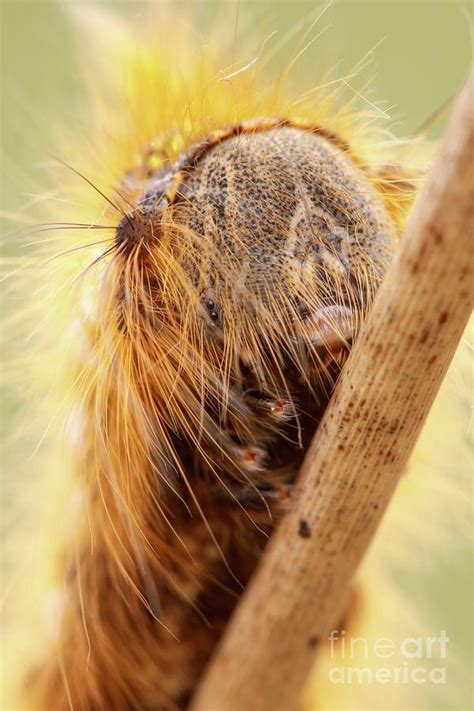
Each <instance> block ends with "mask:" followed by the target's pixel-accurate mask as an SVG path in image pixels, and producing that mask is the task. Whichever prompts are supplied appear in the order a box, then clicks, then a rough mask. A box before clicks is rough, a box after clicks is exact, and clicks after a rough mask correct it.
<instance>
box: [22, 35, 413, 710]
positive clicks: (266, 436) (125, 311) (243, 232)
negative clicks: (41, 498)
mask: <svg viewBox="0 0 474 711" xmlns="http://www.w3.org/2000/svg"><path fill="white" fill-rule="evenodd" d="M152 47H153V48H151V49H150V53H149V55H148V56H146V53H145V61H143V59H141V60H140V64H139V66H138V67H136V69H135V70H134V71H136V74H135V75H134V76H135V79H134V81H133V82H131V83H130V87H131V88H132V89H133V92H135V91H137V90H136V87H137V86H140V81H144V82H145V84H146V85H147V91H146V95H147V96H153V93H152V92H153V90H156V86H157V84H158V85H159V82H160V81H162V82H163V86H167V87H168V90H169V91H170V94H169V95H166V94H164V96H166V98H168V99H169V98H170V97H171V96H172V100H170V101H168V102H164V101H163V102H162V103H161V102H156V103H157V105H156V107H155V108H154V109H150V110H148V111H147V114H148V115H147V117H146V119H145V120H143V118H142V117H141V116H140V112H141V100H142V98H143V96H142V94H138V93H137V94H135V93H132V96H127V97H126V101H125V108H126V110H127V111H130V119H129V120H130V125H131V126H132V127H133V140H134V142H136V144H137V145H133V146H128V145H127V144H126V141H127V135H126V131H125V129H124V128H122V129H121V130H122V134H123V135H120V130H119V132H118V134H114V136H113V140H112V142H111V143H110V144H109V145H108V146H107V148H108V150H109V151H110V150H111V149H112V147H114V148H117V147H118V149H119V151H120V150H122V151H123V153H124V155H123V156H120V161H119V162H120V167H119V168H118V169H117V175H116V177H115V180H114V186H115V187H116V192H115V193H114V194H113V195H112V196H111V198H112V202H113V203H115V204H116V205H118V206H119V208H120V211H124V212H125V213H126V215H125V216H122V215H119V214H118V213H117V211H116V210H115V209H114V208H112V209H107V212H106V213H105V214H104V217H105V220H104V222H105V224H107V225H111V228H110V231H109V233H105V234H106V237H107V239H108V241H107V244H106V245H105V247H104V249H106V251H107V254H106V255H105V256H102V253H99V254H98V255H97V257H98V259H97V261H96V263H93V264H92V266H90V267H88V268H87V271H86V273H85V275H83V276H82V277H80V279H79V280H78V282H77V284H78V286H77V288H76V289H72V292H73V293H74V295H75V297H76V295H77V294H80V296H81V302H80V303H79V302H77V303H78V316H79V318H78V320H79V322H80V326H81V332H82V334H83V335H82V336H81V343H82V345H81V346H80V348H79V349H78V350H79V354H78V365H77V371H76V372H75V373H74V375H72V378H71V382H73V383H74V386H73V390H74V391H75V392H74V397H73V399H74V400H75V402H76V403H77V407H76V410H75V411H74V413H73V415H72V416H71V418H70V422H71V427H70V428H71V429H73V430H74V431H75V433H76V440H75V446H74V448H73V457H74V468H75V470H76V472H79V481H80V482H81V492H80V497H79V501H78V508H79V513H78V518H77V521H76V522H75V524H74V526H73V532H72V534H71V540H70V541H69V542H68V544H67V548H68V553H67V555H66V557H65V558H63V561H62V563H61V566H60V570H61V576H63V575H64V573H66V585H65V591H66V595H65V598H64V599H63V601H62V604H63V605H64V617H63V621H62V623H61V625H60V631H59V635H58V637H57V641H56V643H55V645H53V647H56V652H55V654H56V655H57V658H55V654H53V655H52V656H50V657H49V660H50V661H47V662H46V667H47V673H46V674H45V673H44V671H40V672H38V674H36V672H33V673H32V674H31V676H30V678H29V681H28V686H29V689H30V690H31V691H32V693H33V694H37V696H36V699H41V697H42V694H44V696H43V698H44V699H45V701H44V702H43V706H44V707H51V706H54V707H55V708H56V707H58V708H61V704H63V705H64V707H66V708H67V705H68V703H69V700H68V695H69V697H70V701H72V703H73V705H74V707H78V708H101V707H104V708H131V707H132V708H133V707H135V708H160V706H161V707H163V708H174V707H175V705H177V706H178V707H180V706H182V705H183V704H184V703H185V702H186V700H187V698H188V696H189V694H190V693H191V692H192V687H193V685H194V683H195V679H196V678H197V676H198V674H199V671H200V669H201V668H202V666H203V664H204V663H205V661H206V658H207V656H208V655H209V653H210V651H211V650H212V647H213V644H214V642H215V640H216V639H217V637H218V636H219V633H220V631H221V630H222V627H223V624H224V623H225V620H226V618H227V615H228V614H229V611H230V609H231V608H232V606H233V604H234V603H235V600H236V598H237V597H238V594H239V590H240V585H239V584H245V582H246V580H247V577H248V575H249V573H250V571H251V569H252V567H253V565H254V563H255V560H256V559H257V558H258V555H259V553H260V550H261V548H262V546H263V544H264V542H265V534H268V532H269V531H270V529H271V528H272V526H273V525H274V521H275V518H277V513H278V508H280V507H281V503H282V501H281V500H282V499H283V500H284V498H285V497H286V496H289V497H290V498H291V495H292V489H291V483H292V481H293V477H294V473H295V470H296V468H297V465H298V461H299V458H300V457H301V456H302V453H303V451H304V445H305V443H306V442H307V439H308V437H310V436H311V434H312V429H313V427H314V424H315V423H316V422H317V418H318V411H319V409H320V408H322V407H324V402H325V400H326V398H327V397H328V395H329V391H330V386H331V382H332V380H333V378H334V377H336V374H337V369H338V367H339V365H340V361H342V359H343V356H344V352H345V348H346V347H347V345H348V342H349V341H350V339H351V338H352V336H353V335H354V334H355V332H356V330H357V325H358V322H359V320H360V318H361V317H362V316H363V313H364V312H365V309H366V308H367V306H368V305H369V304H370V299H371V297H372V294H373V291H374V290H375V288H376V286H377V284H378V281H379V279H380V277H381V275H382V274H383V271H384V268H385V266H386V262H387V260H388V257H389V255H390V252H391V250H392V249H393V244H394V239H395V234H396V232H397V231H398V230H399V226H400V223H401V220H402V219H403V214H404V212H405V209H406V207H407V205H408V204H409V201H410V199H411V196H412V193H413V186H412V184H411V183H410V182H409V181H404V182H402V181H401V180H400V173H399V172H398V171H397V170H395V171H394V170H393V168H392V169H390V168H386V167H385V166H386V165H387V162H386V161H385V158H386V156H385V155H384V156H383V158H384V162H381V163H379V164H377V161H374V160H373V156H371V157H370V158H371V160H369V159H368V157H366V155H365V154H366V151H365V150H364V141H363V138H362V137H363V136H364V131H366V130H367V129H365V124H364V117H363V116H358V115H357V114H355V113H354V111H353V108H352V107H351V106H350V105H349V106H347V105H346V106H345V107H344V109H343V110H342V111H341V112H340V113H339V114H338V112H337V110H335V109H334V107H333V108H330V107H329V102H327V103H326V106H325V105H324V102H325V100H326V99H325V95H324V92H322V93H321V95H318V100H319V101H320V102H321V103H318V101H314V99H313V100H312V101H311V102H309V103H308V104H307V105H305V104H304V102H300V103H299V104H298V110H297V111H295V110H294V109H293V108H292V105H291V104H292V102H291V100H289V99H288V98H287V97H286V96H285V95H284V94H283V96H278V97H277V98H275V97H273V96H268V95H267V96H265V97H264V98H263V99H262V98H261V96H258V95H257V93H256V92H255V93H254V92H253V91H252V83H253V80H254V74H252V73H250V75H249V72H248V71H247V72H242V73H239V72H238V71H237V72H236V70H235V68H232V71H227V72H226V73H224V74H223V75H220V76H219V79H225V81H224V82H220V84H219V83H217V81H215V82H214V83H213V79H215V77H216V75H217V69H216V67H220V66H221V65H220V64H219V62H223V61H224V60H221V59H218V60H216V61H217V64H214V63H210V66H208V67H206V68H205V71H204V70H203V69H202V68H200V70H201V71H202V74H201V75H200V77H199V80H200V85H204V86H206V87H207V89H208V90H209V91H210V93H212V94H213V95H212V97H211V98H209V97H206V96H205V94H203V95H200V94H199V93H198V94H197V95H193V96H191V95H190V87H192V88H193V89H194V87H195V84H194V81H195V79H196V77H194V76H192V74H193V72H194V71H195V67H194V65H192V64H190V66H189V67H188V68H187V69H186V71H187V72H188V74H189V76H188V74H185V77H184V80H183V78H182V76H178V77H176V78H175V81H176V85H173V83H172V82H170V79H169V73H170V67H169V63H168V62H167V61H166V59H167V58H159V57H156V55H155V51H156V50H155V49H154V45H152ZM142 56H143V55H142ZM132 61H133V60H132ZM180 69H181V71H182V70H183V67H181V68H180ZM250 69H252V68H250ZM177 74H178V72H177ZM232 75H233V76H232ZM165 76H166V80H165ZM229 77H230V78H229ZM181 81H182V82H183V84H182V85H181V84H180V82H181ZM229 83H230V85H231V86H232V90H233V91H235V92H237V91H238V93H239V95H241V96H245V97H246V100H245V103H246V105H245V106H244V107H242V106H239V107H238V109H239V110H238V111H237V109H235V108H234V107H233V106H232V105H231V106H229V105H228V103H227V100H228V99H227V97H226V91H225V89H227V88H228V87H227V86H225V85H226V84H227V85H228V84H229ZM170 85H171V86H170ZM236 85H238V89H237V88H236ZM209 87H210V88H209ZM161 91H164V89H163V88H162V89H161ZM206 100H208V101H209V105H208V106H207V107H206V108H205V109H203V108H202V104H203V103H204V102H205V101H206ZM165 104H166V105H167V106H166V108H165V109H164V105H165ZM321 104H322V105H323V107H324V108H325V109H327V113H325V111H322V110H321ZM184 106H187V107H188V108H189V112H187V111H184V112H183V107H184ZM196 109H199V111H198V117H199V118H198V119H196V118H193V110H196ZM167 112H168V113H167ZM188 113H189V115H187V114H188ZM163 114H164V115H163ZM122 117H123V113H122ZM262 117H263V118H262ZM267 117H269V118H267ZM142 121H144V123H145V124H146V125H145V126H144V125H143V123H142ZM118 124H119V122H118V121H117V126H118ZM137 127H141V128H137ZM157 127H159V128H157ZM127 128H128V127H127ZM370 130H371V131H373V130H374V129H373V128H372V127H371V129H370ZM216 131H217V132H219V131H222V133H216ZM112 133H113V131H112ZM121 139H123V141H124V143H123V145H120V140H121ZM203 141H204V143H203ZM114 143H117V144H119V145H118V146H113V144H114ZM152 143H153V145H152ZM386 148H387V149H388V148H389V144H387V147H386ZM136 150H138V152H139V157H138V159H136V158H135V151H136ZM109 155H110V154H109ZM290 156H291V159H290ZM277 158H278V160H277ZM74 164H75V163H74ZM221 166H224V168H225V169H224V170H223V171H222V174H219V175H218V176H217V177H216V175H214V176H213V172H214V173H215V172H216V171H217V169H218V168H219V169H220V168H221ZM261 166H265V167H264V168H262V167H261ZM321 166H324V167H321ZM316 167H317V168H316ZM316 169H318V170H319V173H318V175H319V174H321V175H324V178H325V180H324V181H323V180H321V183H320V184H319V187H318V190H317V191H316V192H315V193H314V192H313V193H312V192H311V188H312V175H313V173H314V171H315V170H316ZM259 170H261V174H259ZM306 172H309V178H307V177H305V173H306ZM87 174H88V173H86V175H87ZM336 177H338V178H339V179H338V180H336ZM98 182H99V184H102V183H101V181H100V180H99V181H98ZM224 183H227V184H229V183H231V184H232V186H231V187H227V188H225V187H224ZM257 186H260V187H257ZM347 186H349V187H347ZM397 188H398V189H397ZM354 193H355V194H356V195H357V199H355V200H354V199H353V195H354ZM350 198H352V201H351V200H350ZM88 199H90V196H88ZM262 205H264V210H263V211H262ZM97 207H98V208H99V210H100V211H102V210H103V208H104V204H103V202H102V200H100V202H98V203H97ZM222 211H223V215H222V214H221V212H222ZM262 213H263V214H262ZM242 215H243V217H242ZM389 215H390V216H389ZM264 218H266V219H267V221H268V224H267V225H265V229H263V227H262V226H261V225H262V222H263V219H264ZM94 222H96V220H94ZM97 222H100V221H99V220H97ZM85 224H87V221H85ZM99 234H101V233H99ZM269 234H270V235H272V240H268V239H267V238H268V235H269ZM277 237H278V240H277V239H276V238H277ZM351 240H352V241H351ZM269 242H270V243H272V242H273V246H272V249H271V250H270V249H269V244H268V243H269ZM308 252H309V253H308ZM94 261H95V260H94V259H92V260H91V262H94ZM257 267H258V268H257ZM277 268H278V269H277ZM74 269H75V267H74V266H73V267H72V271H74ZM77 342H78V339H77V336H76V343H77ZM338 361H339V362H338ZM157 364H159V366H160V367H159V369H158V368H157ZM311 423H314V424H311ZM76 476H77V475H76ZM283 503H284V501H283ZM191 514H192V515H191ZM270 514H272V515H270ZM89 552H91V553H92V555H89ZM60 580H61V577H60ZM110 598H112V599H113V603H112V602H110ZM203 617H204V618H206V619H203ZM206 620H207V623H211V626H209V625H208V624H206ZM165 627H166V628H168V629H166V628H165ZM137 635H138V637H139V638H140V647H139V648H138V646H137V645H136V644H135V643H134V641H133V640H136V639H137ZM173 635H175V637H178V640H176V639H175V637H173ZM127 640H128V643H127ZM169 659H172V660H173V670H172V672H170V668H169V662H168V660H169ZM40 667H41V668H42V669H44V662H43V663H40ZM111 668H113V669H114V673H113V674H111V673H110V669H111ZM84 670H86V672H85V671H84ZM76 675H77V676H76ZM38 689H39V690H38ZM33 703H38V704H40V706H39V707H41V702H40V701H35V702H32V704H33ZM33 707H34V706H33Z"/></svg>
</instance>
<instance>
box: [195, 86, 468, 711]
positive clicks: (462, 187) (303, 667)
mask: <svg viewBox="0 0 474 711" xmlns="http://www.w3.org/2000/svg"><path fill="white" fill-rule="evenodd" d="M473 158H474V89H473V80H472V77H471V80H470V81H469V83H468V84H467V85H466V87H465V88H464V90H463V91H462V93H461V95H460V97H459V99H458V101H457V104H456V107H455V111H454V114H453V117H452V119H451V122H450V125H449V128H448V131H447V134H446V137H445V140H444V142H443V145H442V149H441V151H440V153H439V155H438V157H437V160H436V162H435V164H434V166H433V168H432V171H431V174H430V177H429V179H428V181H427V183H426V186H425V188H424V190H423V192H422V195H421V196H420V198H419V200H418V202H417V204H416V206H415V209H414V211H413V213H412V215H411V218H410V220H409V223H408V225H407V227H406V230H405V234H404V236H403V240H402V243H401V246H400V250H399V253H398V255H397V257H396V258H395V260H394V262H393V264H392V266H391V268H390V270H389V273H388V274H387V276H386V279H385V281H384V283H383V284H382V287H381V289H380V291H379V293H378V295H377V298H376V300H375V303H374V305H373V309H372V311H371V314H370V317H369V318H368V320H367V322H366V323H365V324H364V327H363V329H362V331H361V333H360V335H359V338H358V339H357V342H356V344H355V346H354V348H353V350H352V353H351V356H350V358H349V360H348V362H347V364H346V367H345V368H344V371H343V373H342V376H341V378H340V381H339V383H338V386H337V388H336V391H335V393H334V396H333V398H332V400H331V402H330V404H329V407H328V409H327V411H326V414H325V416H324V419H323V422H322V423H321V425H320V427H319V429H318V431H317V433H316V435H315V437H314V440H313V442H312V445H311V448H310V450H309V452H308V454H307V457H306V460H305V462H304V464H303V466H302V470H301V472H300V479H299V484H300V485H301V487H302V494H301V496H300V498H299V501H298V502H297V504H296V506H295V508H294V509H293V510H292V511H291V512H290V513H289V514H287V516H286V517H285V519H284V520H283V521H282V524H281V526H280V527H279V528H278V530H277V531H276V533H275V535H274V536H273V538H272V540H271V541H270V544H269V546H268V549H267V551H266V552H265V555H264V557H263V559H262V562H261V565H260V567H259V569H258V570H257V573H256V575H255V577H254V578H253V580H252V582H251V584H250V585H249V588H248V590H247V591H246V593H245V595H244V598H243V599H242V601H241V603H240V605H239V607H238V609H237V611H236V613H235V614H234V616H233V618H232V620H231V622H230V624H229V627H228V629H227V631H226V634H225V636H224V639H223V641H222V642H221V644H220V646H219V648H218V650H217V652H216V655H215V657H214V659H213V660H212V662H211V664H210V666H209V668H208V671H207V674H206V675H205V678H204V680H203V682H202V684H201V686H200V688H199V689H198V692H197V694H196V696H195V698H194V700H193V703H192V704H191V709H192V711H244V710H245V711H290V710H291V709H295V708H296V706H297V702H298V697H299V694H300V691H301V689H302V686H303V684H304V682H305V680H306V677H307V675H308V673H309V670H310V667H311V664H312V662H313V657H314V647H315V646H316V645H317V644H318V643H321V644H324V640H325V638H326V637H327V635H328V633H329V632H330V630H331V629H332V627H333V626H334V625H335V624H336V623H337V620H338V618H339V615H341V613H342V605H343V603H344V599H345V597H346V595H347V591H348V587H349V585H350V581H351V578H352V576H353V574H354V572H355V570H356V568H357V566H358V564H359V562H360V560H361V558H362V556H363V555H364V553H365V551H366V549H367V547H368V545H369V543H370V541H371V539H372V537H373V535H374V532H375V530H376V528H377V526H378V524H379V523H380V519H381V518H382V515H383V513H384V511H385V509H386V507H387V504H388V502H389V501H390V497H391V496H392V493H393V490H394V488H395V485H396V484H397V481H398V480H399V477H400V475H401V473H402V472H403V470H404V468H405V465H406V463H407V460H408V457H409V455H410V453H411V451H412V449H413V446H414V444H415V442H416V440H417V437H418V435H419V433H420V430H421V427H422V425H423V423H424V421H425V419H426V416H427V414H428V412H429V409H430V407H431V405H432V403H433V400H434V398H435V396H436V393H437V392H438V389H439V387H440V385H441V382H442V380H443V378H444V376H445V374H446V371H447V368H448V366H449V363H450V361H451V359H452V357H453V354H454V351H455V349H456V346H457V344H458V342H459V340H460V338H461V335H462V333H463V330H464V328H465V325H466V322H467V319H468V317H469V314H470V311H471V306H472V291H471V290H472V283H473V276H474V274H473V260H472V235H473V234H474V215H473V211H474V168H473ZM301 527H302V528H301ZM301 531H304V534H305V535H304V536H302V535H300V532H301Z"/></svg>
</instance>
